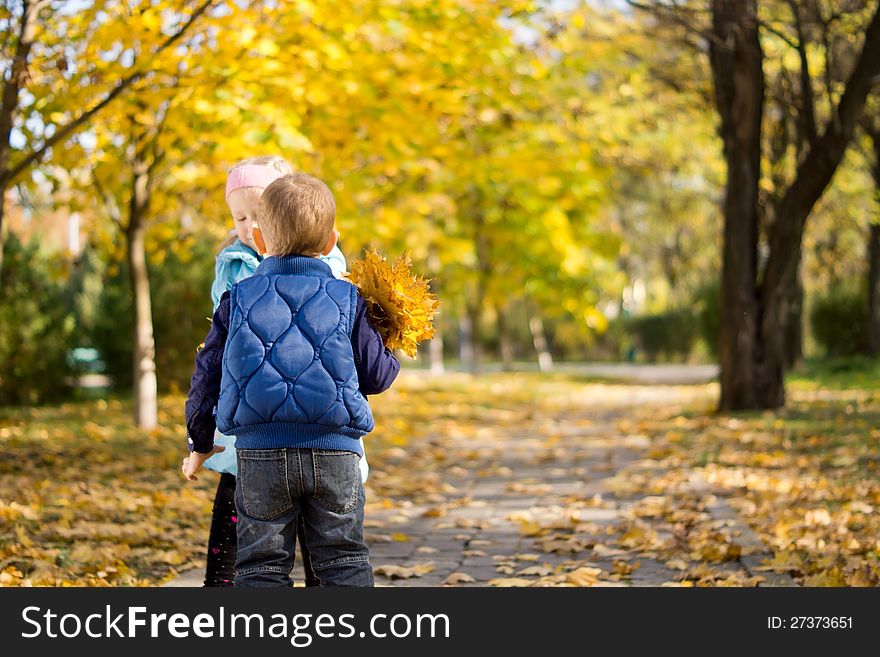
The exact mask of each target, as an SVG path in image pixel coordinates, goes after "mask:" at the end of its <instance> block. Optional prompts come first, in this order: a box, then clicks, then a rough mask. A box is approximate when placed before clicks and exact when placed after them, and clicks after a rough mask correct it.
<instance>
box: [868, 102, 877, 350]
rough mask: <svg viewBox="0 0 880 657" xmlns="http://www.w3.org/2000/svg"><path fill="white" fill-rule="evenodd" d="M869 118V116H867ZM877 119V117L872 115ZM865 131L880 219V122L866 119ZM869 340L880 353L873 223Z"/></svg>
mask: <svg viewBox="0 0 880 657" xmlns="http://www.w3.org/2000/svg"><path fill="white" fill-rule="evenodd" d="M866 118H867V117H866ZM871 118H872V119H875V117H871ZM864 127H865V131H866V132H867V133H868V135H869V136H870V137H871V143H872V144H873V146H874V161H873V162H872V163H871V175H872V176H873V177H874V209H875V215H876V216H875V221H880V122H876V121H875V120H866V121H865V126H864ZM867 338H868V342H867V344H866V345H865V350H866V352H867V354H868V355H869V356H877V355H880V224H878V223H872V224H871V227H870V232H869V233H868V327H867Z"/></svg>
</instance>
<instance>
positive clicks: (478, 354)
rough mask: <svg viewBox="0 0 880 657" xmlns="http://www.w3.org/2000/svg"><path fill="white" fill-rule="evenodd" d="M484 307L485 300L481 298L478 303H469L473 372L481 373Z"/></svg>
mask: <svg viewBox="0 0 880 657" xmlns="http://www.w3.org/2000/svg"><path fill="white" fill-rule="evenodd" d="M482 307H483V300H482V298H479V299H478V300H477V301H476V303H469V304H468V307H467V314H468V326H469V327H470V332H469V337H470V343H471V344H470V352H471V372H473V373H474V374H479V373H480V372H481V371H482V367H483V363H482V356H483V354H482V348H481V347H480V337H481V336H480V315H481V312H480V310H481V309H482Z"/></svg>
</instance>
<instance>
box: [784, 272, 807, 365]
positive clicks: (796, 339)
mask: <svg viewBox="0 0 880 657" xmlns="http://www.w3.org/2000/svg"><path fill="white" fill-rule="evenodd" d="M787 313H788V314H787V316H786V318H785V369H786V370H792V369H794V368H795V367H797V366H798V365H799V364H800V363H801V361H802V360H803V357H804V281H803V276H802V275H801V267H800V264H799V265H798V267H797V269H796V271H795V276H794V281H793V283H792V285H791V289H790V290H789V294H788V310H787Z"/></svg>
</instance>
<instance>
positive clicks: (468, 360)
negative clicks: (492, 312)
mask: <svg viewBox="0 0 880 657" xmlns="http://www.w3.org/2000/svg"><path fill="white" fill-rule="evenodd" d="M472 332H473V331H472V328H471V316H470V314H468V313H465V314H463V315H462V316H461V318H459V320H458V343H459V344H458V348H459V352H458V354H459V355H458V358H459V360H460V361H461V364H462V366H463V367H464V368H465V369H468V370H470V371H471V372H474V371H476V369H477V366H476V363H475V362H474V361H475V356H474V343H473V339H472V338H471V333H472Z"/></svg>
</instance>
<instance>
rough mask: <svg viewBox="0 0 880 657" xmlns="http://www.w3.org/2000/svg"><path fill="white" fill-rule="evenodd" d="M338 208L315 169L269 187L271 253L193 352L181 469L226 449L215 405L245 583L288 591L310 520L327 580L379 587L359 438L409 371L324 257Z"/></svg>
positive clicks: (266, 217)
mask: <svg viewBox="0 0 880 657" xmlns="http://www.w3.org/2000/svg"><path fill="white" fill-rule="evenodd" d="M335 215H336V205H335V202H334V200H333V195H332V194H331V192H330V190H329V189H328V188H327V186H326V185H325V184H324V183H322V182H321V181H320V180H317V179H315V178H312V177H311V176H307V175H305V174H290V175H286V176H283V177H281V178H279V179H278V180H276V181H275V182H273V183H272V184H270V185H269V186H268V187H267V188H266V190H265V192H263V196H262V198H261V200H260V208H259V213H258V221H259V226H260V229H261V231H262V234H263V237H264V239H265V242H266V250H267V257H266V259H265V260H263V262H262V263H261V264H260V266H259V267H258V268H257V270H256V272H255V273H254V275H253V276H252V277H251V278H248V279H245V280H243V281H241V282H239V283H237V284H236V285H235V286H233V288H232V290H231V291H230V292H226V293H224V294H223V296H222V297H221V299H220V304H219V306H218V307H217V310H216V311H215V312H214V318H213V324H212V326H211V331H210V333H208V337H207V338H206V340H205V346H204V347H203V348H202V350H201V351H200V352H199V354H198V356H197V357H196V368H195V373H194V374H193V377H192V383H191V386H190V392H189V396H188V397H187V401H186V426H187V434H188V442H189V447H190V450H191V452H190V455H189V456H188V457H187V458H186V459H184V463H183V473H184V476H186V477H187V479H196V476H195V474H196V472H198V470H199V468H201V466H202V464H203V463H204V462H205V460H207V459H208V457H210V456H211V455H212V454H213V453H215V452H217V451H222V449H223V448H222V447H214V445H213V439H214V428H215V418H214V416H213V409H214V406H215V405H216V406H217V412H216V426H217V428H219V429H220V431H222V432H223V433H224V434H232V435H235V436H236V437H237V442H236V447H237V449H238V486H237V488H236V492H235V506H236V512H237V514H238V515H237V523H236V529H237V536H238V558H237V560H236V564H235V586H290V584H291V580H290V571H291V569H292V568H293V558H294V543H295V540H296V523H297V519H298V518H299V517H300V516H302V519H303V521H304V525H305V540H306V544H307V547H308V550H309V553H310V555H311V566H312V569H313V571H314V573H315V575H316V577H317V578H318V580H319V581H320V584H321V585H323V586H372V585H373V572H372V568H371V567H370V562H369V551H368V549H367V546H366V544H365V543H364V538H363V525H364V488H363V484H362V483H361V475H360V470H359V467H358V461H359V458H360V455H361V452H362V448H361V443H360V438H361V436H364V435H366V434H367V433H369V432H370V431H372V429H373V416H372V413H371V411H370V406H369V404H368V403H367V399H366V395H370V394H377V393H380V392H382V391H384V390H386V389H388V387H389V386H390V385H391V383H392V382H393V381H394V379H395V378H396V376H397V373H398V371H399V369H400V365H399V363H398V362H397V359H396V358H395V357H394V355H393V354H392V353H391V352H390V351H388V350H387V349H385V346H384V345H383V342H382V338H381V336H380V335H379V333H378V332H377V331H376V330H375V329H374V328H373V326H372V325H371V324H370V320H369V319H368V317H367V314H366V305H365V303H364V301H363V299H362V298H361V297H360V296H359V295H358V293H357V289H356V288H355V287H354V286H353V285H351V284H350V283H348V282H346V281H342V280H338V279H336V278H334V276H333V273H332V271H331V270H330V267H329V266H327V265H326V264H325V263H323V262H321V261H320V260H318V259H317V258H318V256H319V255H321V254H324V255H326V254H328V253H330V251H331V250H332V249H333V247H334V246H335V245H336V240H337V239H338V233H337V232H336V231H335V230H334V228H333V224H334V220H335ZM218 400H219V401H218Z"/></svg>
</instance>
